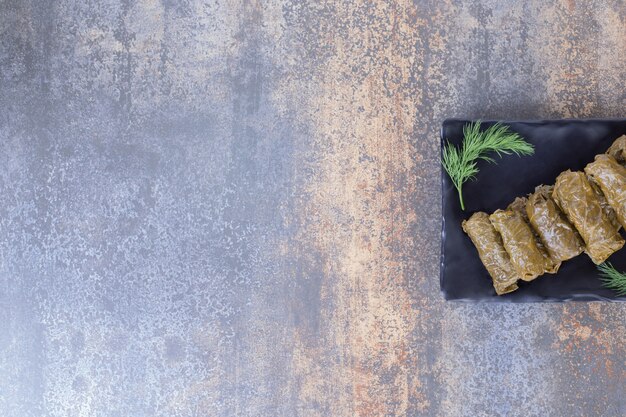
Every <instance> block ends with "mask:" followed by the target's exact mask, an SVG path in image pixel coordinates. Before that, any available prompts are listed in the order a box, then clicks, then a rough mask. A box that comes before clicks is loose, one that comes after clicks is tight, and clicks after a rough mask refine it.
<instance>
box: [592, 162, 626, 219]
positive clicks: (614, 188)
mask: <svg viewBox="0 0 626 417" xmlns="http://www.w3.org/2000/svg"><path fill="white" fill-rule="evenodd" d="M585 173H586V174H587V175H588V176H589V178H591V180H592V181H593V182H595V183H596V184H598V186H599V187H600V189H601V190H602V194H604V196H605V197H606V200H607V202H608V203H609V205H610V206H611V207H612V208H613V210H615V215H616V217H617V220H618V221H619V223H620V224H621V225H622V226H624V227H625V228H626V167H623V166H621V165H620V164H619V163H618V162H617V161H616V160H615V158H613V157H612V156H611V155H605V154H602V155H597V156H596V159H595V161H593V162H592V163H590V164H588V165H587V166H586V167H585Z"/></svg>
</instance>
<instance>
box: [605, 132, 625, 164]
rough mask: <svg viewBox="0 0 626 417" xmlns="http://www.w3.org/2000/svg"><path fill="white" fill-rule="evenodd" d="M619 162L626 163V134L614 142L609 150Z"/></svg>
mask: <svg viewBox="0 0 626 417" xmlns="http://www.w3.org/2000/svg"><path fill="white" fill-rule="evenodd" d="M606 153H607V154H608V155H611V156H612V157H613V158H615V160H616V161H617V163H618V164H621V165H626V135H622V136H620V137H619V138H617V139H616V140H615V142H613V144H612V145H611V147H610V148H609V150H608V151H606Z"/></svg>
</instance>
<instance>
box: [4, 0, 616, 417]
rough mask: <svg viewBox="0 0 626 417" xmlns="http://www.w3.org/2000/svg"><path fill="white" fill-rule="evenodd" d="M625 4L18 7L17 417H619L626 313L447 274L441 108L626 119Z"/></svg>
mask: <svg viewBox="0 0 626 417" xmlns="http://www.w3.org/2000/svg"><path fill="white" fill-rule="evenodd" d="M548 3H552V4H549V5H548ZM625 19H626V4H625V3H624V1H620V0H597V1H585V2H582V1H575V0H563V1H555V2H547V1H543V0H536V1H516V0H508V1H499V0H491V1H490V0H467V1H466V0H430V1H406V0H399V1H391V0H389V1H379V2H365V1H357V2H355V1H352V0H343V1H328V2H325V1H310V2H309V1H300V0H263V1H261V0H258V1H254V0H248V1H240V0H230V1H217V0H215V1H213V0H212V1H200V0H180V1H177V0H160V1H159V0H139V1H130V0H87V1H77V0H75V1H71V0H57V1H53V0H47V1H40V0H1V1H0V29H1V37H0V106H1V112H0V414H1V415H2V416H7V417H22V416H64V417H65V416H107V417H108V416H121V417H126V416H128V417H139V416H267V417H274V416H324V417H336V416H362V417H371V416H405V415H406V416H451V417H459V416H468V417H483V416H484V417H492V416H502V417H505V416H506V417H510V416H523V417H529V416H530V417H532V416H542V417H543V416H566V417H570V416H602V417H621V416H624V415H626V394H625V391H626V390H625V388H624V383H625V380H626V365H625V358H626V346H625V344H624V340H625V337H626V318H625V317H626V305H624V304H622V305H618V304H607V303H592V304H584V303H579V304H553V305H532V304H526V305H467V304H453V303H445V302H444V301H443V300H442V297H441V295H440V293H439V284H438V273H439V267H438V259H439V247H440V236H439V235H440V232H439V230H440V211H441V207H440V201H439V200H440V189H439V176H440V167H439V161H438V155H439V138H438V128H439V125H440V123H441V121H442V119H444V118H445V117H452V116H456V117H470V118H474V117H481V118H509V119H511V118H553V117H554V118H556V117H594V116H597V117H623V116H624V115H625V114H624V108H625V104H626V96H625V93H624V87H623V86H624V81H625V79H626V67H625V66H624V62H625V61H626V56H625V51H626V25H625Z"/></svg>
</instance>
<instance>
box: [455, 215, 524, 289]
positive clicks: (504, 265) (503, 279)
mask: <svg viewBox="0 0 626 417" xmlns="http://www.w3.org/2000/svg"><path fill="white" fill-rule="evenodd" d="M463 230H464V231H465V233H467V234H468V235H469V237H470V239H471V240H472V243H474V246H476V249H477V250H478V256H479V257H480V260H481V261H482V263H483V265H484V266H485V268H486V269H487V272H489V275H490V276H491V279H492V281H493V287H494V288H495V290H496V293H497V294H498V295H502V294H506V293H509V292H511V291H515V290H516V289H517V284H516V282H517V280H518V279H519V277H518V276H517V273H516V271H515V268H513V265H512V264H511V261H510V258H509V255H508V253H506V250H505V249H504V246H503V244H502V239H501V238H500V235H499V234H498V233H497V232H496V230H495V229H494V228H493V225H492V224H491V222H490V221H489V215H488V214H487V213H483V212H477V213H474V214H473V215H472V217H470V218H469V219H468V220H465V221H463Z"/></svg>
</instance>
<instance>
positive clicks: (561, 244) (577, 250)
mask: <svg viewBox="0 0 626 417" xmlns="http://www.w3.org/2000/svg"><path fill="white" fill-rule="evenodd" d="M551 194H552V187H551V186H547V185H541V186H539V187H537V188H535V192H534V193H533V194H531V195H530V197H528V202H527V203H526V207H525V208H526V214H527V216H528V220H529V222H530V225H531V226H532V227H533V229H534V230H535V231H536V232H537V234H538V235H539V237H540V238H541V241H542V242H543V244H544V246H545V247H546V250H547V251H548V253H549V254H550V257H551V258H552V259H554V260H555V261H561V262H562V261H566V260H568V259H571V258H573V257H575V256H578V255H580V254H581V253H582V251H583V249H584V247H583V241H582V239H581V238H580V235H579V234H578V232H577V231H576V228H574V226H573V225H572V224H571V223H570V222H569V221H568V220H567V218H566V217H565V214H563V212H561V210H560V209H559V208H558V206H557V205H556V203H555V202H554V200H553V199H552V197H551Z"/></svg>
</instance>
